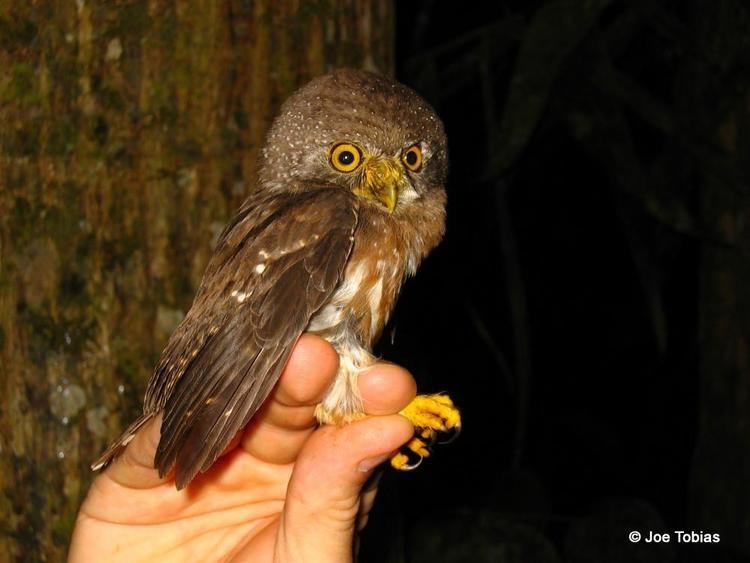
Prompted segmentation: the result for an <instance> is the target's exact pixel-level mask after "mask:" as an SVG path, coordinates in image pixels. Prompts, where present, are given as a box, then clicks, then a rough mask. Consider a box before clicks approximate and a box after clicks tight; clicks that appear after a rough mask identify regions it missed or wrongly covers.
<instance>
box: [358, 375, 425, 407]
mask: <svg viewBox="0 0 750 563" xmlns="http://www.w3.org/2000/svg"><path fill="white" fill-rule="evenodd" d="M357 383H358V385H359V393H360V396H361V397H362V402H363V403H364V407H365V412H366V413H367V414H374V415H383V414H396V413H397V412H399V411H401V410H402V409H403V408H404V407H406V405H408V404H409V403H410V402H411V400H412V399H413V398H414V397H415V396H416V395H417V383H416V381H414V377H412V375H411V374H410V373H409V372H408V371H406V370H405V369H404V368H402V367H400V366H397V365H396V364H390V363H387V362H378V363H377V364H375V365H374V366H372V367H371V368H370V369H368V370H367V371H365V372H364V373H362V374H361V375H360V376H359V379H358V381H357Z"/></svg>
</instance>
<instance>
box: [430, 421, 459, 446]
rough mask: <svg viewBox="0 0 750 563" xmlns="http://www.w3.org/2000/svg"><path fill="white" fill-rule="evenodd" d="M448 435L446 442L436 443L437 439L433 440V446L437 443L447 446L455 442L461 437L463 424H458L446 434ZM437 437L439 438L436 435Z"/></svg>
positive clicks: (438, 441) (439, 441)
mask: <svg viewBox="0 0 750 563" xmlns="http://www.w3.org/2000/svg"><path fill="white" fill-rule="evenodd" d="M446 434H447V435H448V437H447V438H446V439H445V440H437V441H435V439H433V444H434V443H437V444H440V445H445V444H451V443H453V442H455V441H456V440H457V439H458V437H459V436H460V435H461V424H460V423H459V424H457V425H456V426H454V427H453V428H451V429H450V432H446ZM435 436H437V434H435Z"/></svg>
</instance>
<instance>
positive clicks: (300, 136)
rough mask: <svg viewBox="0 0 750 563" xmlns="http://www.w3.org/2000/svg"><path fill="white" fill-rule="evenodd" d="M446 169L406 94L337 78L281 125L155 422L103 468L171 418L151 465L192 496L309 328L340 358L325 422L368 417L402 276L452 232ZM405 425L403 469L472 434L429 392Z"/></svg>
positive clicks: (108, 454)
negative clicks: (378, 351) (463, 433)
mask: <svg viewBox="0 0 750 563" xmlns="http://www.w3.org/2000/svg"><path fill="white" fill-rule="evenodd" d="M447 168H448V153H447V144H446V137H445V133H444V129H443V125H442V122H441V121H440V119H439V118H438V116H437V115H436V114H435V111H434V110H433V109H432V108H431V107H430V105H429V104H428V103H427V102H426V101H425V100H423V99H422V98H421V97H420V96H419V95H417V94H416V93H415V92H414V91H413V90H411V89H409V88H407V87H406V86H404V85H402V84H399V83H398V82H395V81H393V80H391V79H389V78H387V77H384V76H380V75H377V74H372V73H369V72H363V71H357V70H339V71H336V72H333V73H331V74H328V75H326V76H322V77H319V78H317V79H314V80H312V81H311V82H310V83H308V84H307V85H306V86H304V87H303V88H301V89H300V90H299V91H297V92H296V93H295V94H293V95H292V96H291V97H290V98H289V99H288V100H287V101H286V102H285V103H284V104H283V106H282V108H281V111H280V114H279V116H278V117H277V118H276V119H275V121H274V122H273V125H272V126H271V129H270V132H269V134H268V137H267V140H266V144H265V147H264V148H263V151H262V155H261V158H260V168H259V173H258V178H259V180H258V186H257V189H256V190H255V191H254V192H253V194H252V195H251V196H250V197H249V198H248V199H247V200H246V201H245V202H244V203H243V205H242V206H241V208H240V209H239V211H238V212H237V214H236V215H235V216H234V217H233V218H232V219H231V221H230V222H229V224H228V225H227V226H226V228H225V229H224V231H223V233H222V234H221V236H220V238H219V241H218V243H217V246H216V249H215V251H214V253H213V255H212V257H211V259H210V261H209V264H208V267H207V269H206V272H205V274H204V277H203V280H202V282H201V284H200V287H199V289H198V292H197V295H196V297H195V300H194V302H193V304H192V306H191V308H190V310H189V311H188V313H187V314H186V316H185V318H184V320H183V321H182V323H181V324H180V325H179V326H178V327H177V329H176V330H175V332H174V333H173V334H172V336H171V338H170V340H169V342H168V344H167V346H166V348H165V350H164V352H163V354H162V356H161V359H160V361H159V363H158V365H157V367H156V369H155V371H154V374H153V376H152V377H151V380H150V382H149V384H148V388H147V391H146V396H145V400H144V405H143V414H142V415H141V416H140V417H139V418H138V419H137V420H136V421H135V422H133V424H131V425H130V427H128V429H127V430H126V431H125V433H124V434H123V435H122V436H121V437H120V438H119V439H118V440H116V441H115V442H114V443H113V444H112V445H111V446H110V447H109V449H107V451H105V452H104V454H103V455H102V456H101V457H100V458H99V460H97V461H96V462H95V463H94V464H93V465H92V468H93V469H99V468H101V467H104V466H105V465H106V464H107V463H109V461H111V460H112V459H113V458H114V457H115V456H116V455H117V454H118V453H119V452H120V451H121V450H122V449H123V448H124V447H125V446H126V445H127V444H128V442H129V441H130V440H131V439H132V438H133V436H134V435H135V433H136V431H137V430H138V429H139V428H140V427H141V426H142V425H143V424H144V423H145V422H147V421H148V420H149V419H151V418H152V417H153V416H155V415H157V414H158V413H159V412H161V411H163V412H164V418H163V423H162V428H161V437H160V441H159V445H158V448H157V451H156V457H155V460H154V466H155V467H156V468H157V469H158V471H159V474H160V475H161V476H164V475H166V474H167V473H168V472H169V471H170V470H171V469H172V468H174V469H175V484H176V487H177V488H178V489H182V488H184V487H185V486H186V485H187V484H188V483H189V482H190V481H191V480H192V479H193V478H194V477H195V476H196V475H197V474H198V473H199V472H203V471H206V470H207V469H208V468H209V467H211V465H212V464H213V463H214V461H216V459H217V457H218V456H219V455H220V454H221V453H222V452H223V451H224V449H225V448H226V447H227V445H228V444H229V443H230V441H231V440H232V438H233V437H234V436H235V434H237V432H239V431H240V430H241V429H242V428H244V427H245V426H246V425H247V424H248V422H249V421H250V419H251V418H252V417H253V415H254V414H255V413H256V412H257V411H258V409H259V408H260V407H261V405H262V404H263V401H264V400H265V399H266V397H268V395H269V393H270V392H271V390H272V388H273V387H274V384H275V383H276V382H277V380H278V379H279V376H280V374H281V372H282V371H283V369H284V367H285V365H286V363H287V360H288V359H289V356H290V354H291V351H292V349H293V348H294V345H295V343H296V342H297V340H298V339H299V337H300V335H301V334H302V333H303V332H312V333H315V334H318V335H320V336H322V337H323V338H325V339H326V340H327V341H328V342H329V343H330V344H331V345H332V346H333V347H334V348H335V350H336V352H337V353H338V355H339V358H340V361H339V368H338V373H337V375H336V376H335V378H334V380H333V382H332V384H331V386H330V388H329V389H328V390H327V392H326V395H325V397H324V398H323V400H322V402H321V403H320V404H319V405H318V406H317V408H316V417H317V419H318V420H319V421H320V422H321V423H322V424H345V423H347V422H351V421H352V420H356V419H357V418H359V417H361V416H363V405H362V401H361V399H360V397H359V395H358V387H357V377H358V375H359V374H360V373H361V372H362V371H363V370H365V369H367V368H368V367H369V366H370V365H371V364H373V363H374V361H375V357H374V356H373V354H372V348H373V345H374V344H375V342H376V341H377V339H378V337H379V336H380V334H381V332H382V331H383V327H384V326H385V324H386V322H387V321H388V317H389V315H390V314H391V311H392V309H393V307H394V305H395V302H396V299H397V296H398V293H399V290H400V288H401V285H402V284H403V282H404V280H405V278H407V277H408V276H411V275H413V274H414V273H415V272H416V271H417V268H418V266H419V264H420V262H421V261H422V259H423V258H424V257H425V256H426V255H427V254H428V253H429V252H430V251H431V250H432V249H433V248H434V247H435V246H436V245H437V244H438V243H439V242H440V240H441V238H442V236H443V232H444V229H445V202H446V194H445V188H444V185H445V180H446V174H447ZM401 414H403V415H404V416H406V417H407V418H408V419H409V420H410V421H411V422H412V423H413V425H414V426H415V431H416V433H415V438H413V439H412V440H411V442H409V443H408V444H407V445H406V446H405V447H404V448H402V451H400V452H399V453H397V454H396V455H395V456H394V457H393V458H392V460H391V465H393V466H394V467H395V468H397V469H411V468H413V467H414V466H415V465H417V464H418V462H420V461H421V460H422V458H423V457H426V456H427V455H429V453H430V446H431V445H432V443H433V442H434V441H435V437H436V436H437V435H438V433H441V432H447V433H450V432H453V431H455V430H456V429H458V428H460V414H459V412H458V410H457V409H456V408H455V407H454V406H453V404H452V401H451V399H450V398H449V397H448V396H447V395H444V394H440V395H419V396H417V397H416V398H415V399H414V400H413V401H412V403H411V404H409V405H408V406H407V407H406V408H405V409H404V410H403V411H402V413H401ZM414 460H416V461H414Z"/></svg>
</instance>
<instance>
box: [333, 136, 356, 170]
mask: <svg viewBox="0 0 750 563" xmlns="http://www.w3.org/2000/svg"><path fill="white" fill-rule="evenodd" d="M328 156H329V159H330V161H331V166H333V167H334V168H335V169H336V170H338V171H339V172H352V171H354V170H356V169H357V167H358V166H359V164H360V163H361V162H362V151H361V150H359V147H357V146H356V145H352V144H351V143H339V144H338V145H334V146H333V148H332V149H331V150H330V152H329V153H328Z"/></svg>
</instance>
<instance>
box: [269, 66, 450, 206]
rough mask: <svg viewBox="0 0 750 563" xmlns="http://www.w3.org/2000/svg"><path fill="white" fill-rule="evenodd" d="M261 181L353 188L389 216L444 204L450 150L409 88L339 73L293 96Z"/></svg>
mask: <svg viewBox="0 0 750 563" xmlns="http://www.w3.org/2000/svg"><path fill="white" fill-rule="evenodd" d="M260 164H261V166H260V184H261V188H262V189H268V190H283V191H288V190H304V189H305V186H309V185H320V183H325V184H328V185H331V186H341V187H345V188H346V189H349V190H351V191H352V192H353V193H354V194H355V195H357V196H358V197H360V198H362V199H363V200H364V201H365V202H366V203H367V204H368V205H372V206H374V207H376V208H379V209H381V210H382V211H384V212H388V213H400V212H402V211H403V210H404V209H408V208H409V206H412V205H414V204H415V203H417V202H422V203H428V202H432V203H436V202H438V201H439V202H441V203H442V202H443V201H444V197H445V196H444V185H445V179H446V174H447V169H448V151H447V142H446V137H445V132H444V129H443V124H442V122H441V120H440V118H439V117H438V116H437V114H436V113H435V111H434V110H433V109H432V107H431V106H430V105H429V104H428V103H427V102H426V101H425V100H424V99H422V98H421V97H420V96H419V95H418V94H417V93H416V92H414V91H413V90H412V89H410V88H408V87H406V86H404V85H403V84H400V83H398V82H395V81H394V80H391V79H390V78H387V77H385V76H381V75H378V74H373V73H370V72H364V71H360V70H351V69H342V70H337V71H335V72H333V73H331V74H328V75H325V76H321V77H319V78H316V79H314V80H312V81H311V82H309V83H308V84H307V85H305V86H304V87H302V88H301V89H300V90H298V91H297V92H296V93H295V94H293V95H292V96H291V97H290V98H289V99H288V100H287V101H286V102H285V103H284V104H283V106H282V108H281V112H280V114H279V116H278V117H277V118H276V119H275V121H274V122H273V125H272V127H271V130H270V132H269V134H268V138H267V140H266V144H265V147H264V148H263V151H262V157H261V163H260Z"/></svg>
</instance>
